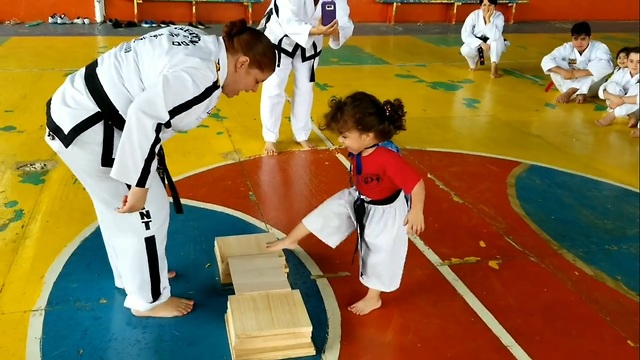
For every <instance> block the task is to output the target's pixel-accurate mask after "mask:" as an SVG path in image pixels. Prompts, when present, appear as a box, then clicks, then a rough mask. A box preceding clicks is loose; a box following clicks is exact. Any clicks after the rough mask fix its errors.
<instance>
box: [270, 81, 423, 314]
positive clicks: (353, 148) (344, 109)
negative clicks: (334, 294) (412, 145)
mask: <svg viewBox="0 0 640 360" xmlns="http://www.w3.org/2000/svg"><path fill="white" fill-rule="evenodd" d="M329 106H330V110H329V112H328V113H327V114H325V116H324V122H325V123H324V124H323V126H322V129H328V130H330V131H332V132H335V133H337V134H340V142H341V143H342V144H343V145H344V146H345V147H346V148H347V150H348V151H349V155H350V157H351V171H350V173H351V183H352V186H351V187H350V188H347V189H344V190H341V191H340V192H338V193H337V194H335V195H333V196H332V197H331V198H329V199H328V200H326V201H325V202H324V203H322V204H321V205H320V206H318V207H317V208H316V209H315V210H313V211H312V212H311V213H310V214H308V215H307V216H306V217H305V218H304V219H303V220H302V222H301V223H299V224H298V225H297V226H296V227H295V228H294V229H293V230H292V231H291V232H290V233H289V235H288V236H287V237H286V238H284V239H282V240H278V241H274V242H272V243H269V244H267V247H268V248H269V249H272V250H279V249H283V248H288V249H293V248H295V247H296V246H297V245H298V242H300V240H302V238H304V237H305V236H307V235H309V234H310V233H312V234H314V235H315V236H316V237H318V238H319V239H320V240H322V241H323V242H324V243H326V244H327V245H329V246H331V247H332V248H335V247H336V246H338V245H339V244H340V243H341V242H342V241H344V240H345V238H347V236H349V234H351V233H352V232H353V231H354V230H357V232H358V242H357V243H358V245H357V248H356V251H359V253H360V281H361V282H362V283H363V284H364V285H365V286H366V287H367V288H368V289H369V290H368V292H367V295H366V296H365V297H364V298H362V299H361V300H360V301H358V302H356V303H355V304H353V305H351V306H350V307H349V310H350V311H352V312H353V313H355V314H358V315H364V314H367V313H369V312H370V311H372V310H375V309H377V308H379V307H380V306H381V305H382V300H381V298H380V294H381V292H391V291H394V290H396V289H398V287H399V286H400V280H401V278H402V272H403V269H404V263H405V259H406V255H407V247H408V242H409V241H408V236H407V234H408V233H409V234H416V235H417V234H419V233H421V232H422V231H423V230H424V215H423V207H424V197H425V185H424V181H423V180H422V177H421V176H420V174H419V173H418V172H417V171H416V170H415V169H414V168H413V167H411V165H409V163H408V162H407V161H406V160H405V159H404V158H403V157H402V156H401V155H400V154H399V153H398V152H396V151H394V150H392V149H389V148H387V147H384V146H382V145H381V143H383V142H385V141H388V140H391V138H392V137H393V136H394V135H396V134H397V133H399V132H400V131H403V130H405V115H406V112H405V111H404V105H403V104H402V101H401V100H400V99H395V100H393V101H391V100H386V101H384V102H380V100H378V99H377V98H376V97H374V96H373V95H370V94H368V93H365V92H356V93H354V94H351V95H349V96H347V97H346V98H345V99H332V100H331V102H330V105H329ZM354 183H355V186H354V185H353V184H354ZM403 193H404V194H410V195H411V201H410V203H411V205H410V206H409V205H408V201H407V199H406V198H405V196H403ZM354 255H355V254H354Z"/></svg>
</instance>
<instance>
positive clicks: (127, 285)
mask: <svg viewBox="0 0 640 360" xmlns="http://www.w3.org/2000/svg"><path fill="white" fill-rule="evenodd" d="M102 128H103V126H102V123H101V124H98V125H96V126H95V127H94V128H93V129H91V130H89V131H91V132H93V131H100V132H102ZM116 132H117V131H116ZM45 140H46V141H47V143H48V144H49V146H51V148H52V149H53V150H54V151H55V152H56V153H57V154H58V156H59V157H60V158H61V159H62V160H63V161H64V163H65V164H66V165H67V166H68V167H69V169H70V170H71V171H72V172H73V173H74V175H75V176H76V177H77V178H78V180H79V181H80V182H81V183H82V185H83V186H84V188H85V189H86V190H87V193H89V196H90V197H91V200H92V202H93V206H94V208H95V211H96V214H97V217H98V223H99V225H100V232H101V233H102V238H103V240H104V245H105V248H106V250H107V256H108V258H109V264H110V265H111V269H112V270H113V276H114V280H115V285H116V286H117V287H119V288H123V289H124V290H125V292H126V293H127V297H126V299H125V302H124V306H125V307H127V308H130V309H133V310H138V311H147V310H149V309H151V308H153V307H154V306H156V305H158V304H160V303H162V302H164V301H166V300H167V299H168V298H169V297H170V292H171V289H170V286H169V280H168V277H167V271H168V269H167V258H166V256H165V245H166V243H167V230H168V227H169V200H168V197H167V193H166V190H165V188H164V186H163V185H162V182H161V180H160V177H159V176H158V174H157V173H156V172H155V171H153V172H152V173H151V177H150V180H149V183H150V187H149V193H148V194H147V202H146V204H145V208H144V209H143V210H141V211H140V212H137V213H131V214H120V213H117V212H116V211H115V209H116V208H118V207H120V206H121V204H122V199H123V197H124V196H125V195H127V194H128V192H129V190H128V188H127V186H126V185H125V184H124V183H122V182H120V181H118V180H115V179H113V178H112V177H110V176H109V172H110V170H111V169H108V168H103V167H101V166H100V156H101V153H102V143H100V142H91V141H87V137H84V136H83V135H81V136H79V137H78V138H77V139H76V140H75V141H74V142H73V144H71V146H69V148H67V149H65V148H64V146H63V145H62V143H61V142H60V141H58V140H57V139H55V138H54V139H53V140H52V139H50V138H49V137H48V136H46V135H45ZM116 148H117V145H116ZM61 206H62V205H61Z"/></svg>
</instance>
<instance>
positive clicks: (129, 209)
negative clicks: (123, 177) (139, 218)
mask: <svg viewBox="0 0 640 360" xmlns="http://www.w3.org/2000/svg"><path fill="white" fill-rule="evenodd" d="M148 192H149V189H145V188H137V187H132V188H131V190H129V195H125V196H124V198H123V199H122V205H121V206H120V207H119V208H117V209H116V211H117V212H119V213H121V214H126V213H133V212H138V211H140V210H142V208H144V204H145V203H146V202H147V193H148Z"/></svg>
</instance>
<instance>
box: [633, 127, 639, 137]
mask: <svg viewBox="0 0 640 360" xmlns="http://www.w3.org/2000/svg"><path fill="white" fill-rule="evenodd" d="M631 137H634V138H637V137H640V129H633V130H631Z"/></svg>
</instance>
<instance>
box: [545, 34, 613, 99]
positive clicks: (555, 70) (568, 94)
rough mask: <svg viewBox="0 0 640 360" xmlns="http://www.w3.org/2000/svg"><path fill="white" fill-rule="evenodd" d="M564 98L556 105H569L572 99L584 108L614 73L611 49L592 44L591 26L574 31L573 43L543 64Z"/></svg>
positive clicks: (599, 43)
mask: <svg viewBox="0 0 640 360" xmlns="http://www.w3.org/2000/svg"><path fill="white" fill-rule="evenodd" d="M540 65H541V66H542V70H543V71H544V73H545V74H547V75H549V76H551V80H552V81H553V83H554V84H555V86H556V88H557V89H558V90H559V91H560V95H558V97H557V98H556V102H557V103H560V104H565V103H568V102H570V101H571V100H572V99H573V100H574V101H575V102H576V103H578V104H582V103H584V102H586V100H587V97H593V96H596V95H597V93H598V88H599V87H600V85H602V84H603V83H604V82H605V81H606V76H607V75H609V74H611V72H612V71H613V60H612V59H611V52H610V51H609V48H608V47H607V46H606V45H605V44H603V43H601V42H599V41H596V40H591V26H590V25H589V24H588V23H586V22H579V23H576V24H574V25H573V26H572V27H571V42H568V43H565V44H563V45H561V46H558V47H557V48H555V49H554V50H553V51H552V52H551V53H550V54H548V55H546V56H545V57H544V58H542V62H541V64H540Z"/></svg>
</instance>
